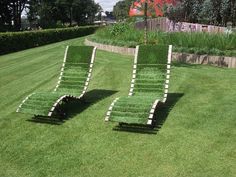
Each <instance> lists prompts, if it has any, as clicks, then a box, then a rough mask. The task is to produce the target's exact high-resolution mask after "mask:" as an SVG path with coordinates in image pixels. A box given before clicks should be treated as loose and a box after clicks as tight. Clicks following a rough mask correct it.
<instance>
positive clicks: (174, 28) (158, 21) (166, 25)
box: [135, 17, 227, 33]
mask: <svg viewBox="0 0 236 177" xmlns="http://www.w3.org/2000/svg"><path fill="white" fill-rule="evenodd" d="M135 27H136V28H137V29H144V22H136V24H135ZM148 30H149V31H158V30H160V31H165V32H181V31H182V32H209V33H224V32H227V28H225V27H220V26H213V25H204V24H197V23H187V22H178V23H175V22H173V21H171V20H169V19H168V18H166V17H161V18H154V19H149V20H148Z"/></svg>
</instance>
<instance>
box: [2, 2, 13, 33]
mask: <svg viewBox="0 0 236 177" xmlns="http://www.w3.org/2000/svg"><path fill="white" fill-rule="evenodd" d="M8 5H9V2H8V0H1V1H0V31H5V30H7V29H9V28H10V27H11V25H12V23H11V20H12V13H11V10H10V9H9V7H8Z"/></svg>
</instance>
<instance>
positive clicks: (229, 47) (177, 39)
mask: <svg viewBox="0 0 236 177" xmlns="http://www.w3.org/2000/svg"><path fill="white" fill-rule="evenodd" d="M119 26H121V27H122V26H124V27H123V28H121V27H119ZM116 27H119V29H118V30H117V29H116ZM120 28H121V29H120ZM114 30H115V32H114ZM90 40H92V41H94V42H98V43H104V44H109V45H117V46H126V47H135V46H136V45H140V44H143V43H144V32H143V30H136V29H134V27H133V24H131V25H128V24H122V23H121V24H116V25H114V26H109V27H105V28H101V29H99V30H97V31H96V33H95V35H92V36H91V37H90ZM148 42H149V43H150V44H162V45H169V44H172V45H173V46H174V48H173V51H174V52H185V53H194V54H199V55H202V54H208V55H225V56H236V33H233V34H230V35H226V34H209V33H183V32H175V33H173V32H170V33H166V32H156V31H155V32H148Z"/></svg>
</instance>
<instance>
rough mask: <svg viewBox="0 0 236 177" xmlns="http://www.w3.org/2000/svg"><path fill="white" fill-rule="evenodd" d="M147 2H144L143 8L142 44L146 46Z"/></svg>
mask: <svg viewBox="0 0 236 177" xmlns="http://www.w3.org/2000/svg"><path fill="white" fill-rule="evenodd" d="M147 5H148V4H147V1H145V7H144V25H145V27H144V44H145V45H147V40H148V39H147V26H148V24H147Z"/></svg>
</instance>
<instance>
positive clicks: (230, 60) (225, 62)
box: [85, 39, 236, 68]
mask: <svg viewBox="0 0 236 177" xmlns="http://www.w3.org/2000/svg"><path fill="white" fill-rule="evenodd" d="M85 44H86V45H92V46H96V47H98V49H101V50H105V51H109V52H114V53H119V54H126V55H134V54H135V48H129V47H119V46H114V45H106V44H101V43H97V42H92V41H90V40H88V39H85ZM172 60H173V61H178V62H184V63H192V64H210V65H214V66H219V67H228V68H236V57H226V56H211V55H198V54H188V53H179V52H173V53H172Z"/></svg>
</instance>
